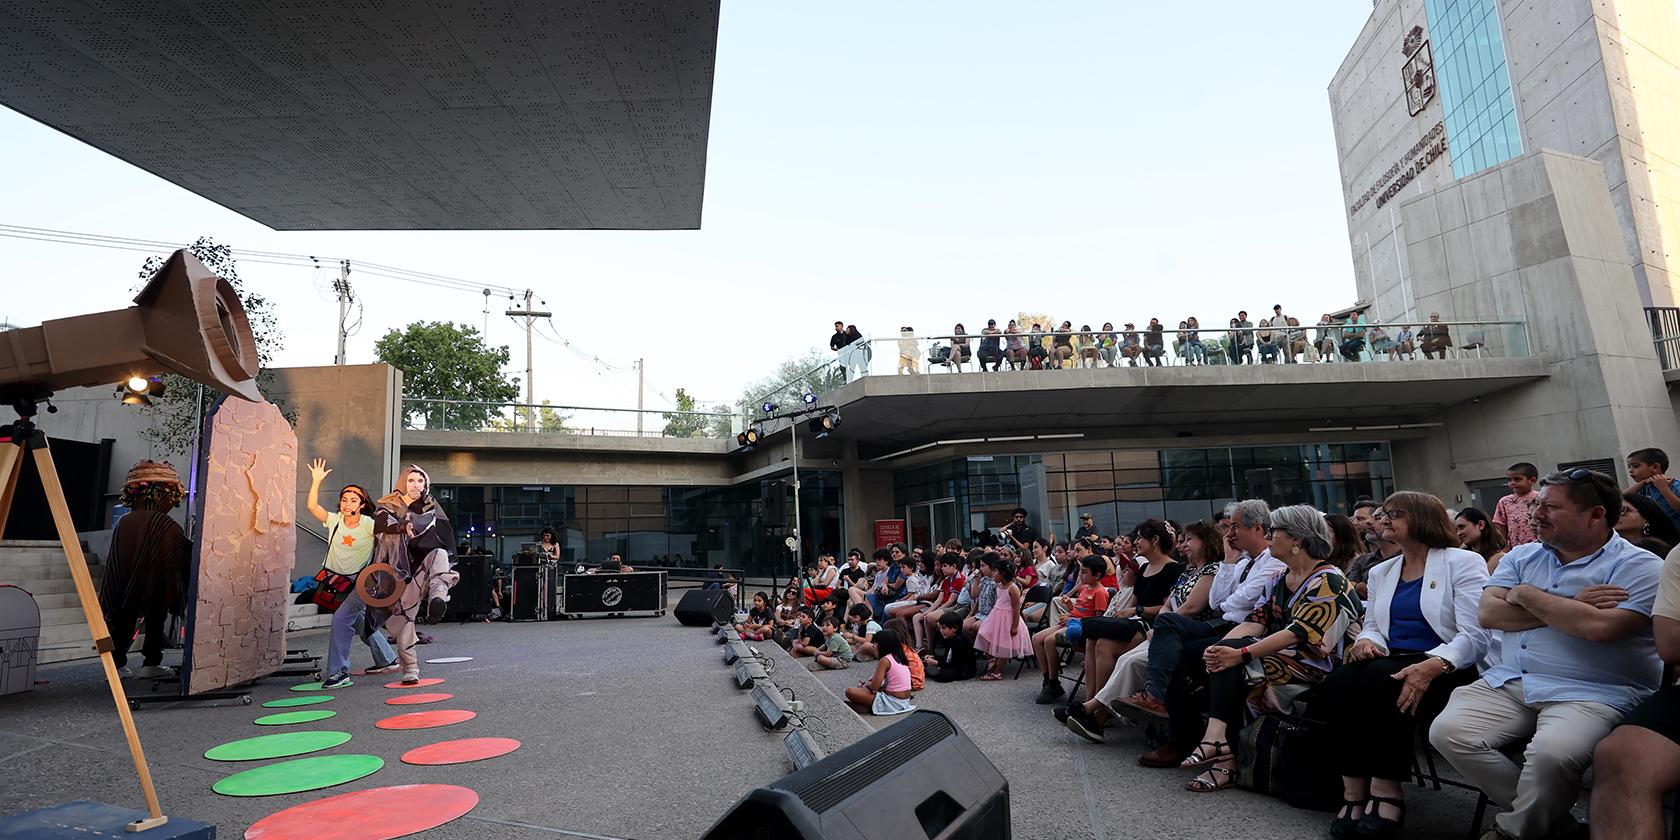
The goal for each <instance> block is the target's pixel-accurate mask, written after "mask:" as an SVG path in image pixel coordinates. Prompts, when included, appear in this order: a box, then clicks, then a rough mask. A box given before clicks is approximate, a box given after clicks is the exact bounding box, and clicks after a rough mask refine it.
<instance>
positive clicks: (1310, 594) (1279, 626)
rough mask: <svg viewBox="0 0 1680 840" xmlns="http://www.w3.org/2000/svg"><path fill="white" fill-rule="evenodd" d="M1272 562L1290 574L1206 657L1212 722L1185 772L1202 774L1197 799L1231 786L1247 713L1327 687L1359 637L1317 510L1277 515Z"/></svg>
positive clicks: (1350, 595)
mask: <svg viewBox="0 0 1680 840" xmlns="http://www.w3.org/2000/svg"><path fill="white" fill-rule="evenodd" d="M1270 537H1271V545H1270V550H1271V553H1272V556H1273V557H1276V558H1277V559H1279V560H1282V561H1283V563H1284V565H1285V566H1286V567H1287V570H1286V571H1285V572H1284V574H1283V575H1282V576H1280V577H1279V578H1278V579H1277V582H1276V584H1274V585H1273V588H1272V593H1271V596H1270V597H1269V598H1267V599H1266V601H1265V602H1264V603H1262V604H1261V605H1260V607H1259V609H1256V610H1255V611H1254V613H1253V615H1250V616H1249V617H1248V620H1247V621H1245V622H1243V623H1242V624H1239V625H1237V626H1236V627H1235V628H1232V630H1231V631H1230V632H1229V633H1227V634H1225V639H1224V641H1221V642H1219V643H1217V644H1215V645H1213V646H1212V647H1209V648H1208V649H1207V652H1206V653H1204V654H1203V655H1202V663H1203V665H1204V666H1205V667H1206V669H1207V674H1208V722H1207V729H1206V730H1204V732H1203V734H1202V741H1201V743H1200V744H1198V745H1197V747H1196V749H1195V750H1194V751H1192V752H1191V753H1190V755H1189V757H1188V758H1186V759H1185V760H1184V762H1183V764H1182V765H1181V766H1183V767H1186V768H1190V769H1198V770H1202V771H1203V772H1202V774H1201V775H1199V776H1197V777H1196V778H1194V779H1191V780H1190V782H1189V783H1188V784H1186V785H1185V787H1186V788H1187V789H1189V790H1191V791H1194V792H1196V793H1210V792H1212V791H1216V790H1224V789H1225V788H1228V787H1230V786H1231V784H1232V781H1233V779H1232V775H1233V774H1234V773H1235V769H1236V752H1235V751H1234V750H1233V749H1232V748H1231V743H1230V739H1231V736H1232V735H1233V734H1235V733H1236V732H1238V731H1240V730H1241V729H1242V727H1243V724H1244V723H1245V722H1246V716H1247V707H1248V705H1249V703H1250V702H1251V701H1259V705H1261V706H1262V707H1271V708H1280V707H1281V706H1282V703H1281V702H1280V700H1279V698H1278V697H1277V696H1276V695H1275V693H1274V690H1275V689H1280V688H1284V687H1286V686H1290V685H1314V684H1317V683H1319V682H1322V681H1323V680H1324V678H1325V677H1326V676H1327V675H1328V674H1329V673H1330V671H1331V669H1333V668H1335V667H1336V665H1337V664H1338V663H1340V662H1341V659H1342V649H1343V646H1344V645H1345V644H1347V643H1350V642H1352V641H1353V639H1354V637H1356V636H1357V635H1358V634H1359V629H1360V624H1361V621H1362V620H1363V618H1364V615H1365V608H1364V606H1363V605H1362V604H1361V603H1360V602H1359V598H1358V597H1357V596H1356V595H1355V594H1354V591H1353V585H1352V584H1350V583H1348V580H1347V578H1346V577H1343V576H1342V570H1341V569H1338V568H1336V566H1335V564H1333V563H1331V562H1330V561H1329V558H1330V530H1329V528H1328V527H1327V526H1326V525H1325V524H1324V514H1322V513H1320V512H1319V511H1317V510H1315V509H1314V508H1313V507H1312V506H1311V505H1290V506H1289V507H1284V508H1279V509H1277V510H1274V511H1272V516H1271V531H1270Z"/></svg>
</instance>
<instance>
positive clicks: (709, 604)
mask: <svg viewBox="0 0 1680 840" xmlns="http://www.w3.org/2000/svg"><path fill="white" fill-rule="evenodd" d="M676 613H677V621H680V622H682V623H683V624H686V625H688V626H690V627H708V626H710V625H711V624H712V622H714V621H721V622H728V621H729V620H730V619H731V618H734V616H735V599H734V598H732V597H730V596H729V593H728V592H725V591H723V590H722V589H692V590H689V592H688V594H686V595H684V596H682V600H681V601H678V602H677V609H676Z"/></svg>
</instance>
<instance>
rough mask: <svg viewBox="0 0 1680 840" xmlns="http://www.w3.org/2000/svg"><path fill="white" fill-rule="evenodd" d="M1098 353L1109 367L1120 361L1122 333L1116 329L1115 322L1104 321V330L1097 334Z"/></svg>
mask: <svg viewBox="0 0 1680 840" xmlns="http://www.w3.org/2000/svg"><path fill="white" fill-rule="evenodd" d="M1097 353H1098V355H1099V356H1101V357H1102V362H1103V364H1105V365H1108V366H1109V367H1114V366H1115V365H1118V364H1119V363H1120V334H1119V333H1117V332H1115V331H1114V322H1112V321H1104V322H1103V325H1102V332H1101V333H1099V334H1098V335H1097Z"/></svg>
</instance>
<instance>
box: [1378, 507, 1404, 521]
mask: <svg viewBox="0 0 1680 840" xmlns="http://www.w3.org/2000/svg"><path fill="white" fill-rule="evenodd" d="M1371 516H1372V518H1374V519H1405V518H1406V512H1405V511H1403V510H1386V509H1382V508H1378V509H1377V512H1376V513H1373V514H1371Z"/></svg>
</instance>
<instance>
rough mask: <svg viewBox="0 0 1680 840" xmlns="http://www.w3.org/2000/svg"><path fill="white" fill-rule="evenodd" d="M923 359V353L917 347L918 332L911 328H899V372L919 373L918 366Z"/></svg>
mask: <svg viewBox="0 0 1680 840" xmlns="http://www.w3.org/2000/svg"><path fill="white" fill-rule="evenodd" d="M920 358H921V351H920V350H918V349H917V347H916V331H915V330H913V329H911V328H910V327H899V328H898V372H899V373H919V372H920V371H919V370H917V368H916V365H917V364H918V363H919V360H920Z"/></svg>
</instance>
